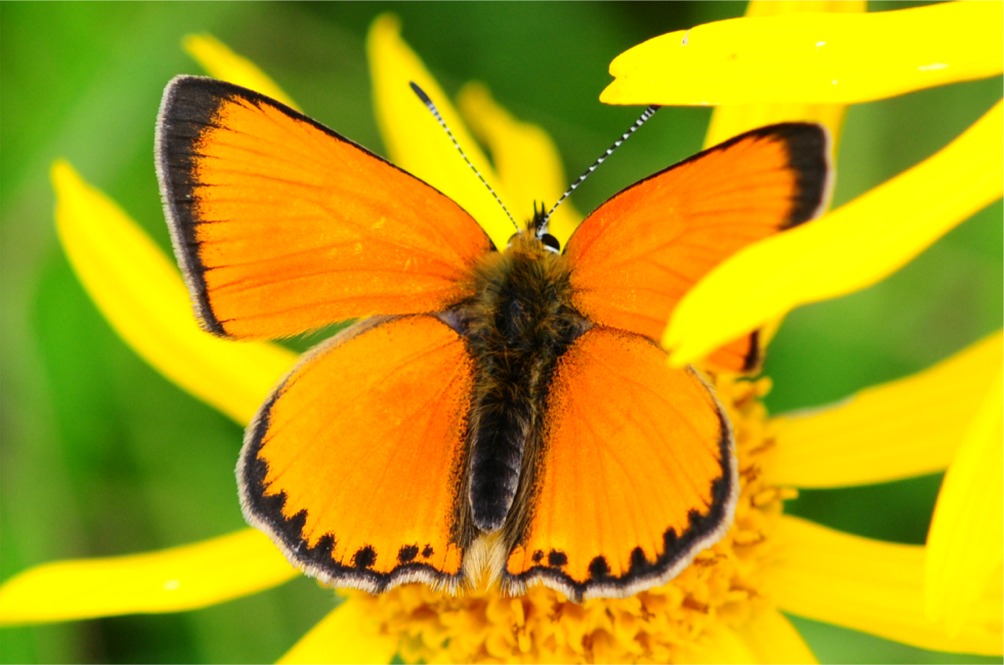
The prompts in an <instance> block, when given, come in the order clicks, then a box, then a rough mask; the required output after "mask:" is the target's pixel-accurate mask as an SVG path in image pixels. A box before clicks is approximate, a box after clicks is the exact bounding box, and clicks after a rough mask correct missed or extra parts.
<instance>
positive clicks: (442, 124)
mask: <svg viewBox="0 0 1004 665" xmlns="http://www.w3.org/2000/svg"><path fill="white" fill-rule="evenodd" d="M409 84H410V85H411V89H412V91H414V93H415V94H416V95H417V96H418V98H419V99H421V100H422V103H423V104H425V106H426V108H428V109H429V112H430V113H431V114H432V115H433V117H434V118H436V120H437V121H438V122H439V126H440V127H442V128H443V131H444V132H446V135H447V136H449V137H450V140H451V141H452V142H453V147H454V148H456V149H457V152H459V153H460V156H461V157H463V158H464V161H465V162H466V163H467V165H468V166H469V167H471V170H472V171H474V174H475V175H476V176H478V180H480V181H481V184H482V185H484V186H485V187H486V188H487V189H488V191H489V192H491V193H492V196H494V197H495V201H497V202H498V204H499V206H501V208H502V210H503V211H504V212H505V214H506V216H507V217H508V218H509V221H510V222H512V225H513V226H515V227H516V231H517V232H519V231H520V226H519V224H517V223H516V220H515V219H513V216H512V214H511V213H510V212H509V209H508V208H506V207H505V204H504V203H502V199H500V198H499V195H498V194H496V193H495V190H494V189H492V186H491V185H489V184H488V181H487V180H485V177H484V176H483V175H481V172H480V171H478V169H477V167H475V166H474V164H472V163H471V160H470V159H468V158H467V154H466V153H464V149H463V148H461V147H460V144H459V143H457V139H456V138H455V137H454V136H453V132H451V131H450V128H449V127H448V126H447V125H446V121H445V120H443V116H442V115H440V114H439V109H437V108H436V105H435V104H433V103H432V100H431V99H429V95H427V94H425V91H424V90H422V89H421V88H420V87H418V84H417V83H415V82H414V81H410V82H409Z"/></svg>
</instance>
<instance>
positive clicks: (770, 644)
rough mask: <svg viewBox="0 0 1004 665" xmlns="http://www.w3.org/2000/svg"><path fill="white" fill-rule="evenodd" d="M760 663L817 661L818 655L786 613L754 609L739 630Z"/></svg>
mask: <svg viewBox="0 0 1004 665" xmlns="http://www.w3.org/2000/svg"><path fill="white" fill-rule="evenodd" d="M739 634H740V635H741V636H742V639H743V640H744V641H745V642H746V644H748V645H749V647H750V649H751V650H752V651H753V653H754V655H755V656H756V661H757V662H758V663H815V662H816V657H815V656H814V655H813V653H812V651H811V650H810V649H809V645H808V644H806V643H805V640H804V639H802V635H801V633H799V632H798V629H796V628H795V627H794V626H793V625H792V624H791V621H789V620H788V618H787V617H786V616H784V615H783V614H781V613H780V612H778V611H777V610H775V609H764V610H761V611H759V612H755V613H754V615H753V617H752V618H751V619H750V621H749V622H748V623H746V624H745V625H744V626H743V627H742V630H741V631H740V633H739Z"/></svg>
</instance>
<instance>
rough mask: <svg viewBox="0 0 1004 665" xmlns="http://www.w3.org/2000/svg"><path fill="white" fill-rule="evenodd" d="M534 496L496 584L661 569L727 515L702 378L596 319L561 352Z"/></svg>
mask: <svg viewBox="0 0 1004 665" xmlns="http://www.w3.org/2000/svg"><path fill="white" fill-rule="evenodd" d="M545 413H546V418H547V422H548V427H547V431H546V433H545V435H544V448H543V451H542V453H541V455H540V461H539V463H538V467H537V473H536V487H535V488H534V492H533V496H534V502H535V503H534V508H533V511H532V513H531V518H530V521H529V524H528V526H527V527H526V530H525V533H524V534H523V537H522V538H521V539H520V540H519V542H517V544H516V546H515V548H514V549H512V551H511V552H510V553H509V556H508V559H507V561H506V564H505V568H504V571H503V584H504V586H506V587H507V588H508V589H509V590H510V591H512V592H521V591H522V590H523V589H524V588H525V586H526V585H527V584H529V583H532V582H535V581H541V582H543V583H544V584H546V585H548V586H551V587H553V588H556V589H558V590H560V591H562V592H564V593H565V594H567V595H568V596H570V597H572V598H575V599H577V600H581V599H583V598H589V597H594V596H626V595H630V594H632V593H636V592H637V591H640V590H642V589H645V588H648V587H651V586H653V585H655V584H657V583H659V582H661V581H665V580H668V579H670V578H672V577H673V576H675V575H676V574H677V573H678V572H679V571H680V570H682V569H683V567H684V566H686V565H687V564H688V563H689V562H690V561H691V560H692V559H693V557H694V555H696V554H697V553H698V552H699V551H701V550H702V549H703V548H705V547H707V546H709V545H710V544H712V543H713V542H715V541H716V540H717V539H718V538H720V537H721V535H722V534H723V533H724V531H725V529H726V528H727V527H728V525H729V523H730V522H731V520H732V514H733V511H734V509H735V501H736V497H737V495H738V479H737V472H736V467H735V458H734V453H733V450H732V447H733V441H732V433H731V430H730V428H729V425H728V422H727V420H726V419H725V416H724V415H723V413H722V411H721V408H720V406H719V405H718V404H717V402H716V401H715V398H714V397H713V396H712V394H711V392H710V390H709V389H708V387H707V386H706V385H705V384H704V383H703V381H702V380H701V379H700V378H698V376H697V375H696V374H694V372H693V371H692V370H689V369H686V370H681V369H673V368H670V367H669V366H668V365H667V363H666V354H665V352H664V351H662V350H661V349H660V348H659V347H657V346H656V345H655V344H654V343H653V342H652V341H651V340H649V339H647V338H645V337H642V336H639V335H635V334H632V333H627V332H623V331H620V330H615V329H611V328H604V327H599V326H597V327H593V328H591V329H590V330H589V331H587V332H586V333H585V334H583V335H582V336H581V337H580V338H579V339H577V340H576V341H575V342H574V343H573V344H572V346H571V347H570V348H569V349H568V351H567V352H566V353H565V354H564V355H563V356H562V357H561V359H560V360H559V361H558V364H557V367H556V369H555V373H554V375H553V378H552V381H551V384H550V388H549V391H548V399H547V406H546V412H545Z"/></svg>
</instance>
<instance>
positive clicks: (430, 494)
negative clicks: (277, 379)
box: [237, 315, 473, 591]
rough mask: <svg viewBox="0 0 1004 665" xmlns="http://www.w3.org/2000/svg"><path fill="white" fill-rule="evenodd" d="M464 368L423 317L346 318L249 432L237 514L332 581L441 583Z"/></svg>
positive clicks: (373, 587) (453, 564) (450, 547)
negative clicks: (350, 320)
mask: <svg viewBox="0 0 1004 665" xmlns="http://www.w3.org/2000/svg"><path fill="white" fill-rule="evenodd" d="M472 377H473V364H472V359H471V357H470V355H469V354H468V352H467V349H466V346H465V344H464V342H463V341H462V339H461V338H460V336H459V335H458V334H457V333H456V332H454V331H453V330H452V329H451V328H450V327H448V326H447V325H445V324H444V323H442V322H441V321H439V320H438V319H437V318H435V317H433V316H427V315H417V316H404V317H399V318H377V319H370V320H367V321H365V322H362V323H359V324H356V325H355V326H353V327H351V328H349V329H347V330H345V331H343V332H342V333H341V334H339V335H337V336H336V337H334V338H332V339H331V340H329V341H327V342H325V343H323V344H321V345H320V346H319V347H317V348H316V349H315V350H313V351H312V352H310V353H309V354H308V355H307V356H306V357H305V358H304V359H303V360H302V361H301V363H300V364H299V365H298V366H297V367H296V368H294V369H293V371H292V372H291V373H290V374H289V376H287V377H286V378H285V379H284V380H283V382H282V383H281V385H280V386H279V387H278V389H276V391H275V393H274V394H273V395H272V396H271V397H270V398H269V400H268V401H267V402H266V403H265V404H264V406H262V408H261V410H260V411H259V413H258V415H257V417H256V419H255V421H254V422H253V423H252V425H251V426H250V427H249V428H248V430H247V433H246V435H245V440H244V448H243V450H242V451H241V457H240V463H239V465H238V470H237V475H238V481H239V483H240V491H241V505H242V507H243V509H244V514H245V516H246V517H247V519H248V521H249V522H250V523H251V524H253V525H255V526H257V527H258V528H260V529H262V530H263V531H265V532H266V533H268V534H269V535H270V536H271V537H272V539H273V540H274V541H275V542H276V543H277V544H278V545H279V546H280V547H281V548H282V550H283V551H284V552H285V553H286V556H287V557H288V558H289V559H290V560H291V561H293V562H294V563H295V564H297V565H298V566H299V567H301V568H303V569H304V570H305V571H306V572H308V573H309V574H311V575H314V576H315V577H318V578H319V579H321V580H323V581H325V582H327V583H330V584H333V585H337V586H350V587H356V588H362V589H367V590H370V591H382V590H384V589H387V588H389V587H391V586H395V585H397V584H400V583H403V582H408V581H415V580H421V581H424V582H426V583H429V584H433V585H436V586H445V587H448V588H453V587H455V586H456V585H457V583H458V582H459V581H460V579H461V560H462V554H463V553H462V552H461V551H460V548H458V547H457V545H456V544H455V542H454V537H453V536H454V534H453V531H454V514H455V504H456V501H457V491H458V490H457V487H459V483H458V474H459V473H460V465H461V461H460V460H461V458H462V451H463V446H464V433H465V430H466V422H467V415H468V410H469V407H470V399H471V385H472Z"/></svg>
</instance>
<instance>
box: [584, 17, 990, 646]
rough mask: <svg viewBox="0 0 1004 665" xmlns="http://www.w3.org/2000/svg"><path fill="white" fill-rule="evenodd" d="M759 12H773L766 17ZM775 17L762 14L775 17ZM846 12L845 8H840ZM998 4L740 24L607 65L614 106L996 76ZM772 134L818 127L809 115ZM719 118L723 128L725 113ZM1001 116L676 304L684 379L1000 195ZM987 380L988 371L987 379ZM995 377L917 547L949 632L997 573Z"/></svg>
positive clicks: (766, 101)
mask: <svg viewBox="0 0 1004 665" xmlns="http://www.w3.org/2000/svg"><path fill="white" fill-rule="evenodd" d="M763 4H768V5H769V4H771V3H763ZM776 6H777V5H775V7H776ZM845 7H846V5H845ZM1002 25H1004V4H1002V3H1000V2H960V3H943V4H936V5H931V6H927V7H921V8H916V9H903V10H898V11H889V12H880V13H875V14H864V15H839V16H837V15H831V16H824V15H812V14H810V15H802V14H786V15H780V16H774V17H763V16H756V17H747V18H745V19H735V20H730V21H721V22H718V23H713V24H708V25H705V26H700V27H698V28H695V29H694V30H691V31H685V32H677V33H670V34H666V35H662V36H660V37H656V38H655V39H652V40H649V41H648V42H645V43H644V44H641V45H639V46H636V47H635V48H633V49H631V50H629V51H627V52H625V53H623V54H621V55H620V56H618V57H617V58H616V59H615V60H614V61H613V62H612V63H611V65H610V72H611V74H613V75H614V76H615V81H614V82H613V83H612V84H611V85H610V86H609V87H608V88H607V89H606V90H605V91H604V93H603V96H602V98H603V99H604V100H605V101H608V102H611V103H618V104H624V103H643V104H651V103H660V104H731V103H735V102H736V101H744V102H761V103H762V104H761V108H766V109H769V108H771V105H772V104H773V105H777V104H782V105H784V106H783V107H782V108H784V109H785V111H783V112H787V111H790V110H791V106H790V104H791V103H792V102H803V103H817V104H827V105H830V108H833V107H834V106H835V105H843V104H850V103H856V102H863V101H869V100H873V99H881V98H883V97H889V96H893V95H898V94H902V93H905V92H909V91H913V90H918V89H922V88H927V87H932V86H938V85H944V84H947V83H954V82H958V81H967V80H972V79H978V78H986V77H991V76H999V75H1000V74H1001V71H1002V68H1004V60H1002V58H1001V53H1002V51H1004V28H1002ZM799 111H804V109H797V108H796V112H795V114H794V115H792V114H790V113H787V115H786V117H785V119H802V118H804V119H817V118H815V117H814V114H813V113H812V112H807V113H804V114H803V115H801V116H800V115H799ZM728 113H729V111H728V107H726V111H725V113H720V114H719V115H726V114H728ZM1002 127H1004V106H1002V103H1001V102H998V103H996V104H995V105H994V106H993V107H992V108H991V109H990V110H989V111H987V112H986V114H985V115H984V116H983V117H982V118H981V119H980V120H979V121H978V122H976V123H975V124H974V125H973V126H972V127H971V128H970V129H968V130H967V131H966V132H964V133H963V134H962V135H961V136H959V137H958V138H957V139H955V140H954V141H953V142H952V143H951V144H949V145H948V146H946V147H945V148H944V149H943V150H941V151H939V152H938V153H936V154H935V155H933V156H931V157H930V158H928V159H926V160H924V161H923V162H921V163H920V164H918V165H916V166H914V167H913V168H911V169H909V170H907V171H905V172H904V173H901V174H900V175H899V176H897V177H895V178H893V179H892V180H890V181H888V182H887V183H885V184H884V185H882V186H881V187H878V188H876V189H874V190H872V191H871V192H869V193H867V194H865V195H863V196H861V197H859V198H857V199H855V200H853V201H851V202H849V203H847V204H846V205H844V206H842V207H840V208H838V209H836V210H834V211H833V212H831V213H830V214H829V215H826V216H825V217H824V218H823V219H820V220H818V221H816V222H814V223H813V224H811V225H807V226H805V227H803V228H801V229H798V230H796V231H794V232H792V233H786V234H783V235H782V236H778V237H776V238H774V239H771V240H769V241H768V242H764V243H760V244H758V245H757V246H755V247H749V248H748V249H747V250H746V251H743V252H739V253H738V254H737V255H736V256H734V257H733V258H732V259H730V260H728V261H726V262H724V263H723V264H722V265H720V266H719V267H718V268H717V269H715V270H714V271H712V273H711V274H709V275H708V276H707V278H706V279H704V280H703V281H702V283H701V284H700V285H699V286H698V287H696V288H695V289H693V290H692V291H691V292H690V293H688V294H687V296H686V297H685V298H684V299H683V301H682V302H681V303H680V306H679V307H678V308H677V310H676V312H675V314H674V317H673V319H672V320H671V321H670V324H669V327H668V328H667V330H666V333H665V336H664V338H663V343H664V345H665V346H666V347H667V348H668V349H670V351H671V357H672V360H673V362H675V363H678V364H685V363H687V362H690V361H691V360H693V359H695V358H698V357H700V356H701V355H703V354H704V353H706V352H707V351H708V350H710V349H713V348H715V347H716V346H717V344H718V343H719V342H721V341H725V340H729V339H733V338H735V337H737V336H739V335H741V334H742V333H743V332H745V331H749V330H752V329H755V328H757V327H760V326H762V325H766V324H773V322H774V321H776V320H778V319H780V317H782V316H783V315H785V314H786V313H787V312H789V311H791V310H792V309H794V308H796V307H798V306H800V305H804V304H808V303H813V302H819V301H822V300H826V299H830V298H835V297H838V296H842V295H845V294H847V293H851V292H854V291H858V290H861V289H864V288H867V287H868V286H871V285H872V284H874V283H876V282H878V281H880V280H882V279H884V278H885V277H887V276H888V275H890V274H891V273H893V272H895V271H896V270H898V269H899V268H901V267H902V266H903V265H904V264H906V263H907V262H909V261H910V260H912V259H913V258H914V257H915V256H917V255H918V254H919V253H920V252H922V251H923V250H925V249H926V248H927V247H928V246H930V245H931V244H932V243H933V242H934V241H936V240H937V239H938V238H940V237H941V236H943V235H944V234H945V233H947V232H948V231H949V230H951V229H952V228H954V227H955V226H956V225H958V224H960V223H961V222H963V221H965V220H966V219H968V218H969V217H970V216H971V215H973V214H974V213H976V212H978V211H980V210H981V209H983V208H985V207H986V206H988V205H990V204H991V203H993V202H994V201H997V200H999V199H1000V198H1001V195H1002V192H1004V153H1002V150H1001V146H1002V145H1004V131H1002ZM998 369H999V368H998ZM1000 386H1001V374H1000V372H998V373H997V376H996V378H995V380H993V381H991V382H990V383H988V384H986V385H985V387H986V392H985V393H983V394H977V395H975V396H974V397H973V399H974V401H975V402H974V405H973V406H974V407H976V406H979V407H980V408H979V409H978V410H973V411H972V412H971V413H969V414H967V415H968V417H967V418H966V419H965V420H954V421H953V422H952V431H951V432H945V433H944V436H948V437H951V438H953V439H955V438H958V437H960V436H962V435H963V434H964V438H963V439H961V446H960V448H959V452H958V455H957V457H956V458H955V460H954V461H953V462H952V464H951V468H950V470H949V473H948V474H947V475H946V477H945V481H944V484H943V486H942V492H941V495H940V497H939V500H938V505H937V507H936V510H935V513H934V519H933V522H932V525H931V530H930V533H929V537H928V552H927V561H926V570H925V579H926V588H925V598H924V602H925V609H926V612H927V615H928V616H929V617H931V618H932V619H936V620H939V621H941V622H942V623H943V624H944V625H945V626H947V628H948V629H949V630H950V631H951V632H955V631H958V630H959V629H960V626H961V625H962V623H963V622H964V621H965V620H966V617H967V616H968V612H969V608H970V607H971V604H972V602H973V600H975V598H976V597H978V595H979V594H980V593H981V591H982V590H983V589H984V588H985V585H986V584H987V583H988V581H989V580H990V579H992V576H994V575H997V574H999V572H1000V570H1001V566H1002V563H1004V538H1002V534H1001V528H1002V523H1004V482H1002V478H1001V474H1000V473H999V470H1000V468H1001V451H1002V426H1001V408H1000V405H1001V387H1000Z"/></svg>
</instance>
